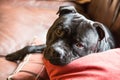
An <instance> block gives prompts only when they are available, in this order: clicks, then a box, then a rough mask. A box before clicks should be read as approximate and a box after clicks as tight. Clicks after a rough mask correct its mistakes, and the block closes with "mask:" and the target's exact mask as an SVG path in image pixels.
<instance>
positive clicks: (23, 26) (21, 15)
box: [0, 4, 56, 55]
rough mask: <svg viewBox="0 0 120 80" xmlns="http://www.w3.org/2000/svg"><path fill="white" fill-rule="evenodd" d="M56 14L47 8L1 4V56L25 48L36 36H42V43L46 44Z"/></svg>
mask: <svg viewBox="0 0 120 80" xmlns="http://www.w3.org/2000/svg"><path fill="white" fill-rule="evenodd" d="M45 13H48V14H45ZM55 13H56V11H55V10H52V9H51V10H50V9H47V8H39V7H31V6H22V5H21V6H19V5H12V4H1V5H0V55H6V54H8V53H11V52H14V51H16V50H18V49H20V48H23V47H24V46H25V45H28V44H29V42H30V41H31V40H32V39H33V37H34V36H40V37H41V43H45V36H46V32H47V29H48V28H49V27H50V25H51V24H52V23H53V21H54V19H55V18H56V15H55Z"/></svg>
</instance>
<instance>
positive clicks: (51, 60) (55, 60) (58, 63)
mask: <svg viewBox="0 0 120 80" xmlns="http://www.w3.org/2000/svg"><path fill="white" fill-rule="evenodd" d="M49 62H50V63H51V64H53V65H60V66H63V65H67V64H68V63H70V60H62V59H61V60H60V59H49Z"/></svg>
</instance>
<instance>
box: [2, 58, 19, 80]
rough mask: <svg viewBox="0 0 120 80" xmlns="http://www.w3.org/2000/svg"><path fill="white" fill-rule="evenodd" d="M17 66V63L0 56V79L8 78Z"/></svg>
mask: <svg viewBox="0 0 120 80" xmlns="http://www.w3.org/2000/svg"><path fill="white" fill-rule="evenodd" d="M16 67H17V64H16V63H14V62H10V61H6V60H5V58H4V57H0V80H6V79H7V77H8V76H9V75H10V74H12V72H13V71H14V70H15V69H16Z"/></svg>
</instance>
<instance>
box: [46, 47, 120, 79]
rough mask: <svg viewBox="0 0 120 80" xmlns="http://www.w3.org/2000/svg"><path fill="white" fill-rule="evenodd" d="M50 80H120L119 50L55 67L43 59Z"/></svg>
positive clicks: (91, 55) (92, 55) (93, 55)
mask: <svg viewBox="0 0 120 80" xmlns="http://www.w3.org/2000/svg"><path fill="white" fill-rule="evenodd" d="M44 64H45V66H46V69H47V72H48V75H49V77H50V79H51V80H71V79H72V80H120V48H119V49H113V50H109V51H106V52H102V53H98V54H90V55H88V56H85V57H82V58H79V59H77V60H74V61H72V62H71V63H70V64H68V65H65V66H55V65H52V64H50V63H49V61H47V60H45V59H44Z"/></svg>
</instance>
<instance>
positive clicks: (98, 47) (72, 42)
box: [44, 6, 113, 65]
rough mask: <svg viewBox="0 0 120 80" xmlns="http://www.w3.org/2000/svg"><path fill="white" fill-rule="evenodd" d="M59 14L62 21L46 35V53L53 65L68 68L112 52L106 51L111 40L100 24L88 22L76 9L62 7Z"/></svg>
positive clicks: (57, 22) (55, 24)
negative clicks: (78, 60)
mask: <svg viewBox="0 0 120 80" xmlns="http://www.w3.org/2000/svg"><path fill="white" fill-rule="evenodd" d="M58 14H59V18H58V19H57V20H56V21H55V22H54V24H53V25H52V27H51V28H50V29H49V31H48V33H47V41H46V45H47V47H46V49H45V51H44V57H45V58H46V59H48V60H49V61H50V63H52V64H55V65H65V64H68V63H70V62H71V61H72V60H74V59H76V58H79V57H82V56H85V55H87V54H90V53H94V52H99V51H104V50H106V49H108V48H111V46H108V47H107V48H106V45H107V44H109V43H107V41H108V40H107V39H108V38H109V40H110V41H111V39H110V36H109V33H108V31H107V29H106V28H105V27H104V26H103V25H102V24H101V23H98V22H93V21H91V20H88V19H86V18H85V17H84V16H83V15H81V14H79V13H77V11H76V9H75V8H74V7H73V6H62V7H60V9H59V11H58ZM106 40H107V41H106ZM105 43H107V44H105ZM104 44H105V45H104ZM111 45H113V44H111Z"/></svg>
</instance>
